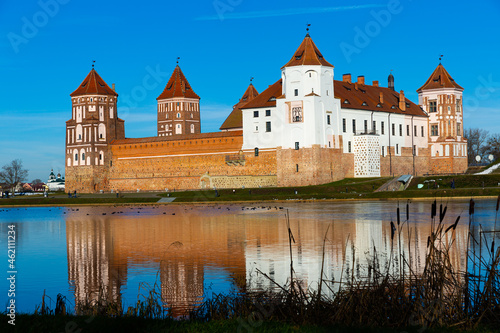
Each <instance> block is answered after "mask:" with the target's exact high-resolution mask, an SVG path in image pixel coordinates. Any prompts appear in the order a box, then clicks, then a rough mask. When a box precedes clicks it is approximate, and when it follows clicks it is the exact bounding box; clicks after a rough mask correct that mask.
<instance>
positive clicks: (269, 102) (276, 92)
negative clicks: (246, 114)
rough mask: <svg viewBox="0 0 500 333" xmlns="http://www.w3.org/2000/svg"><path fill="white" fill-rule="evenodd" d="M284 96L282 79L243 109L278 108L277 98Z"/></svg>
mask: <svg viewBox="0 0 500 333" xmlns="http://www.w3.org/2000/svg"><path fill="white" fill-rule="evenodd" d="M282 94H283V93H282V87H281V79H279V80H278V81H276V82H275V83H274V84H272V85H270V86H269V87H268V88H267V89H266V90H264V91H263V92H261V93H260V94H259V95H258V96H257V97H255V98H254V99H253V100H251V101H250V102H248V103H246V104H245V105H243V106H242V107H241V108H242V109H250V108H265V107H272V106H276V98H278V97H280V96H281V95H282Z"/></svg>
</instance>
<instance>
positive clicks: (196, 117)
mask: <svg viewBox="0 0 500 333" xmlns="http://www.w3.org/2000/svg"><path fill="white" fill-rule="evenodd" d="M156 100H157V101H158V124H157V126H158V131H157V132H158V136H175V135H186V134H188V135H189V134H197V133H201V124H200V97H199V96H198V95H196V93H195V92H194V91H193V89H192V88H191V85H190V84H189V82H188V81H187V79H186V77H185V76H184V74H183V73H182V71H181V68H180V67H179V65H177V66H176V67H175V69H174V72H173V73H172V76H171V77H170V80H168V83H167V85H166V86H165V89H164V90H163V92H162V93H161V95H160V96H158V98H157V99H156Z"/></svg>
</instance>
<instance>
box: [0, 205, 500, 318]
mask: <svg viewBox="0 0 500 333" xmlns="http://www.w3.org/2000/svg"><path fill="white" fill-rule="evenodd" d="M495 204H496V202H495V201H494V200H478V201H476V214H475V217H474V221H473V224H474V225H475V226H476V229H477V230H479V228H480V227H482V229H483V230H493V229H494V227H495V226H494V224H495ZM400 206H401V220H402V221H404V220H405V219H406V217H405V215H406V214H405V209H406V202H401V203H400ZM280 207H281V209H280ZM396 207H397V203H396V202H374V201H370V202H368V201H366V202H363V201H354V202H311V203H293V202H290V203H279V204H277V205H274V204H272V205H270V204H243V205H242V204H223V205H207V206H200V205H170V206H134V207H131V206H119V207H100V206H99V207H78V208H75V207H71V208H69V207H68V208H66V207H49V208H46V207H44V208H11V209H0V249H2V250H1V253H2V256H1V258H2V259H3V260H1V261H0V268H1V269H2V270H3V271H4V276H5V277H7V276H8V275H7V271H8V270H9V267H8V265H9V263H8V261H7V260H8V257H7V247H8V244H7V233H8V230H9V229H8V226H9V225H15V230H16V262H15V264H16V270H17V276H16V298H15V299H16V305H17V310H18V311H21V312H33V311H34V310H35V307H36V306H37V305H39V304H40V303H41V300H42V295H43V293H44V290H45V293H46V294H47V295H48V296H50V297H51V298H52V299H54V300H55V298H56V296H57V294H59V293H61V294H62V295H64V296H66V297H67V298H68V300H69V301H70V303H71V304H75V301H81V300H84V299H89V298H90V299H92V298H95V297H97V294H98V291H99V288H104V290H106V291H107V292H108V293H109V295H110V297H112V298H113V299H115V300H117V301H122V302H124V304H125V307H126V306H127V305H131V304H133V303H135V302H136V301H137V299H138V297H139V295H140V294H141V290H140V289H139V287H140V286H141V285H142V284H144V283H146V284H148V285H149V286H153V285H154V284H155V283H156V284H157V285H158V290H159V291H160V292H161V297H162V300H163V301H164V302H166V303H167V304H168V305H169V306H170V307H171V308H172V310H173V312H174V314H182V313H183V312H184V311H185V310H186V309H188V308H190V307H191V306H192V305H193V304H197V303H199V302H200V301H202V300H203V298H204V297H210V295H212V293H219V292H224V293H229V292H238V291H245V290H262V289H269V288H272V286H273V284H272V283H271V282H270V281H269V279H268V278H266V277H264V276H263V275H262V274H260V273H258V272H262V273H264V274H266V275H267V276H269V277H270V278H272V279H273V280H274V281H276V282H277V283H279V284H285V283H286V282H287V279H288V278H289V272H290V253H289V242H288V232H287V219H286V211H288V212H289V218H290V225H291V229H292V232H293V236H294V239H295V243H294V244H293V254H292V255H293V264H294V270H295V272H296V274H297V277H298V278H299V279H301V280H302V283H303V285H304V287H310V288H313V289H314V288H315V287H316V285H317V281H318V280H319V276H320V272H321V266H322V258H323V240H324V239H326V240H325V242H324V249H325V250H324V252H325V258H324V278H326V279H329V280H336V281H338V280H339V279H340V278H341V276H343V274H346V273H347V274H354V275H355V276H357V277H362V276H364V275H366V274H365V273H366V270H365V268H366V267H367V260H368V259H369V258H371V257H373V255H374V251H375V249H376V252H377V253H378V255H379V256H380V258H381V262H382V264H383V263H384V262H385V258H387V257H388V256H389V253H390V251H391V247H392V246H395V247H396V251H397V247H399V246H400V245H399V243H398V242H395V243H392V242H391V228H390V221H391V220H393V221H394V222H396ZM430 207H431V202H413V203H411V204H410V223H409V224H408V225H405V228H404V229H403V232H402V233H401V247H402V248H403V249H404V251H406V252H407V251H411V252H412V265H414V266H415V267H417V269H419V268H421V266H422V264H423V263H422V262H421V261H422V260H423V258H424V256H425V251H426V244H427V236H428V235H429V233H430V229H431V223H430ZM467 214H468V201H452V202H449V203H448V210H447V214H446V218H445V222H446V224H447V225H449V224H451V223H453V222H454V221H455V219H456V217H457V216H458V215H461V216H462V217H461V220H460V223H459V226H458V227H457V229H456V232H455V234H454V242H453V245H452V249H453V253H452V260H453V264H454V265H456V266H457V267H458V268H463V267H464V265H465V259H464V256H463V249H464V248H465V245H466V239H467V225H468V223H469V220H468V216H467ZM497 229H498V228H497ZM488 235H489V236H488V237H491V235H492V234H488ZM325 236H326V237H325ZM0 288H1V292H0V295H1V296H0V302H2V304H7V302H8V300H9V298H8V296H7V292H8V290H9V284H8V282H7V280H6V278H5V279H2V283H0ZM52 306H55V304H54V303H53V304H52Z"/></svg>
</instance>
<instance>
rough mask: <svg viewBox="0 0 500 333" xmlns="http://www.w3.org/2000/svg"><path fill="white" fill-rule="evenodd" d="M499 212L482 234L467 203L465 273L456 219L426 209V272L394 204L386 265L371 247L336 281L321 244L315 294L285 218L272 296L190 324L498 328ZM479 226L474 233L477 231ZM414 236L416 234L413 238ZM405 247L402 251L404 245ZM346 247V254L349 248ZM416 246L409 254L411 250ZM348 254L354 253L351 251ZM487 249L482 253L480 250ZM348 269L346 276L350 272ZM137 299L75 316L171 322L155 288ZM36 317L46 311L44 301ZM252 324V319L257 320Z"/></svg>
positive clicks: (193, 314)
mask: <svg viewBox="0 0 500 333" xmlns="http://www.w3.org/2000/svg"><path fill="white" fill-rule="evenodd" d="M499 206H500V196H499V197H498V199H497V202H496V216H495V225H494V230H492V231H484V230H483V229H482V226H481V224H480V223H479V224H478V223H476V221H475V202H474V200H472V199H471V200H470V203H469V223H468V225H467V226H465V228H466V230H467V243H466V249H465V250H463V252H462V253H461V254H460V253H459V254H458V255H463V256H464V258H466V260H465V261H466V265H465V267H461V266H460V265H456V264H455V263H454V260H453V258H452V257H453V256H454V255H457V254H456V253H454V251H455V250H456V246H455V242H456V229H457V226H458V224H459V223H460V216H459V217H457V218H456V219H455V220H452V221H451V222H449V223H447V222H446V213H447V205H446V203H444V204H443V203H441V204H439V208H438V203H437V201H436V200H435V201H434V202H433V203H432V205H431V207H430V219H431V229H430V234H429V235H428V238H427V244H426V249H425V257H424V261H423V262H424V265H423V267H420V266H419V265H418V262H419V260H418V259H419V258H418V256H419V252H418V250H417V247H416V244H411V239H412V238H413V237H414V238H415V239H416V234H414V235H412V231H413V230H412V228H411V227H410V223H411V219H410V203H409V202H406V207H405V213H406V214H404V213H403V218H401V215H402V214H401V210H400V207H399V204H398V207H397V209H396V223H394V221H391V223H390V226H391V249H390V253H388V254H387V258H388V259H387V260H386V264H384V265H382V264H381V262H382V260H381V255H380V254H378V252H377V249H376V248H375V246H373V255H372V256H371V257H370V258H369V262H368V267H367V269H366V270H365V272H364V274H363V276H359V275H358V276H357V275H356V274H355V269H353V268H354V267H356V266H355V265H356V258H355V255H353V258H352V263H348V262H347V258H346V255H345V253H346V252H347V251H344V257H343V264H342V268H341V272H342V273H341V275H340V280H338V281H335V280H328V279H327V278H325V276H324V262H325V255H326V251H325V244H326V243H327V241H328V237H327V234H328V230H329V229H328V230H327V232H326V233H325V237H324V238H323V264H322V266H321V278H320V281H319V282H318V287H317V288H314V289H310V288H305V287H304V285H303V284H302V283H301V281H299V280H298V279H297V277H296V274H295V271H294V267H293V262H294V261H293V251H292V249H293V246H294V243H295V239H294V236H293V232H292V228H291V226H290V220H289V215H288V212H287V215H286V222H287V229H288V243H289V249H290V273H289V274H290V276H289V279H288V282H287V283H286V284H285V285H279V284H278V283H277V282H276V281H274V280H272V279H271V277H269V276H268V275H266V274H265V273H263V272H261V271H258V273H259V274H262V275H263V276H264V277H266V278H267V279H269V280H270V281H271V282H272V283H273V284H274V285H275V286H276V287H277V288H276V289H275V291H265V292H251V291H246V292H243V293H238V294H232V295H222V294H220V295H214V296H213V297H212V298H208V299H206V300H205V301H204V302H203V303H202V304H201V305H199V306H197V307H195V308H194V309H192V310H191V311H190V312H189V315H188V316H187V318H189V319H190V320H199V321H203V322H206V321H211V320H221V319H238V320H241V319H245V318H246V319H249V320H253V321H254V322H255V320H257V319H259V320H278V321H286V322H292V323H295V324H299V325H302V324H319V325H346V326H372V327H407V326H409V325H416V326H420V327H423V328H426V327H440V326H448V327H458V328H474V327H476V326H477V325H482V326H490V327H498V326H499V325H500V288H499V286H500V284H499V283H500V274H499V270H498V268H499V264H500V248H499V247H498V246H497V245H496V244H495V235H496V231H498V230H497V229H496V227H497V219H498V211H499ZM476 225H477V226H479V228H478V227H477V226H476ZM415 232H416V231H415ZM403 237H406V239H407V247H405V245H404V242H403ZM349 243H350V241H349V239H347V240H346V243H345V249H346V250H347V248H348V247H349ZM413 245H415V247H414V246H413ZM351 246H352V252H353V253H354V252H355V249H354V245H352V242H351ZM483 248H484V249H486V250H483ZM349 267H351V269H349ZM139 295H140V297H139V299H138V301H137V303H136V304H135V305H133V306H130V307H128V309H127V310H126V311H124V310H123V308H122V305H121V302H117V301H116V300H114V299H110V294H109V293H107V292H106V290H104V289H103V290H101V291H100V292H99V295H98V297H97V299H95V298H94V299H93V300H88V301H85V302H81V303H79V304H75V309H76V313H77V314H87V315H105V316H112V317H120V316H133V317H141V318H155V319H158V318H160V319H161V318H172V312H171V311H170V310H169V309H168V304H164V303H163V302H162V300H161V299H162V298H161V288H160V286H159V285H158V284H156V283H155V284H154V285H153V286H149V285H141V288H140V292H139ZM58 302H59V303H58V304H59V305H58V309H59V310H57V311H58V313H63V310H62V309H63V308H64V313H65V312H66V308H65V300H64V299H63V298H61V299H59V298H58ZM40 309H41V310H40V311H39V313H42V314H43V313H47V311H49V312H50V311H51V310H49V309H48V308H47V305H46V303H45V297H44V300H43V302H42V306H41V308H40ZM256 318H257V319H256Z"/></svg>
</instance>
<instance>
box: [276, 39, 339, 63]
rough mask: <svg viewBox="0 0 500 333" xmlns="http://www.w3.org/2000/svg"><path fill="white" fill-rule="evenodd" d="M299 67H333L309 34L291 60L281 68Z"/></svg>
mask: <svg viewBox="0 0 500 333" xmlns="http://www.w3.org/2000/svg"><path fill="white" fill-rule="evenodd" d="M301 65H323V66H328V67H333V65H332V64H330V63H329V62H328V61H326V60H325V58H324V57H323V55H322V54H321V52H320V51H319V49H318V47H317V46H316V44H314V42H313V40H312V38H311V36H309V34H307V35H306V37H305V38H304V40H303V41H302V43H301V44H300V46H299V48H298V49H297V51H295V53H294V55H293V57H292V59H290V61H289V62H288V63H287V64H286V65H285V66H283V67H282V68H285V67H291V66H301Z"/></svg>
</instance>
